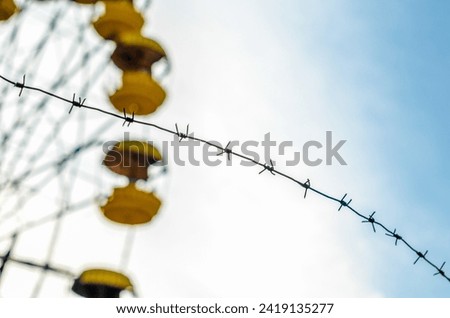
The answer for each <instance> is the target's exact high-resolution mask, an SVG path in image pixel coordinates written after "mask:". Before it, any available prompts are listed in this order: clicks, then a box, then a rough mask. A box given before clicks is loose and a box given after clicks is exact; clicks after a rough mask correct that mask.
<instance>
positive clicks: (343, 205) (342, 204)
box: [338, 193, 352, 211]
mask: <svg viewBox="0 0 450 318" xmlns="http://www.w3.org/2000/svg"><path fill="white" fill-rule="evenodd" d="M346 197H347V193H346V194H344V196H343V197H342V199H341V200H340V201H339V203H340V204H341V205H340V206H339V209H338V211H340V210H341V209H342V208H343V207H347V206H349V205H350V203H351V202H352V199H350V200H349V201H348V202H345V201H344V200H345V198H346Z"/></svg>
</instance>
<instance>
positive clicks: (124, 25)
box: [93, 0, 144, 40]
mask: <svg viewBox="0 0 450 318" xmlns="http://www.w3.org/2000/svg"><path fill="white" fill-rule="evenodd" d="M93 25H94V28H95V30H96V31H97V32H98V34H100V35H101V36H102V37H103V38H105V39H107V40H115V39H116V38H117V37H118V35H119V34H120V33H123V32H137V33H139V32H140V31H141V29H142V26H143V25H144V18H143V16H142V14H140V13H139V12H137V11H136V9H135V8H134V6H133V4H132V3H131V2H129V1H127V0H121V1H108V2H105V13H104V14H103V15H102V16H101V17H99V18H98V19H97V20H96V21H95V22H93Z"/></svg>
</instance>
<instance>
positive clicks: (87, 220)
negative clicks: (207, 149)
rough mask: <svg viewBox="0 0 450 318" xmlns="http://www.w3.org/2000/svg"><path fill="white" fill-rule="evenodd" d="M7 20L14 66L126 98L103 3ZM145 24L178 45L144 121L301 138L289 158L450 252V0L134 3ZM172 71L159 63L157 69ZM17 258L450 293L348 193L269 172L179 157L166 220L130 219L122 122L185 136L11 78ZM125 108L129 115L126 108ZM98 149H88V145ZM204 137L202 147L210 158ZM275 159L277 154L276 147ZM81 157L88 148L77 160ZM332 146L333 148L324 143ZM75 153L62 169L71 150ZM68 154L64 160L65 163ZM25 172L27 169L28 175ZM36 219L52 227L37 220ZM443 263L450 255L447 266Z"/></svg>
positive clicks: (53, 293) (418, 242) (147, 280)
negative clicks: (98, 27) (306, 187)
mask: <svg viewBox="0 0 450 318" xmlns="http://www.w3.org/2000/svg"><path fill="white" fill-rule="evenodd" d="M16 3H17V5H18V6H19V7H22V11H21V12H19V13H16V14H15V15H14V16H12V17H11V18H10V19H8V20H6V21H2V22H0V43H1V44H0V47H1V49H0V74H1V75H3V76H5V77H7V78H9V79H11V80H13V81H17V82H20V81H21V80H22V76H23V74H26V83H27V84H28V85H32V86H38V87H40V88H44V89H48V90H51V91H53V92H55V93H58V94H60V95H62V96H65V97H67V98H69V99H71V98H72V95H73V93H76V94H77V95H76V96H81V97H86V104H89V105H94V106H96V107H99V108H101V109H105V110H108V111H115V109H114V108H113V107H112V106H111V103H110V101H109V99H108V96H109V95H110V94H112V93H113V92H114V91H115V90H116V89H117V88H118V87H120V85H121V72H120V71H119V70H118V69H117V67H115V66H114V64H113V63H112V62H111V59H110V56H111V54H112V52H113V51H114V48H115V45H114V43H113V42H112V41H105V40H104V39H102V38H101V37H100V36H99V35H98V34H97V33H96V31H95V30H94V29H93V28H92V26H91V21H92V20H95V19H96V18H97V17H98V16H100V15H101V14H102V12H103V11H104V8H103V5H102V4H101V3H98V4H96V5H80V4H78V3H74V2H72V1H62V0H61V1H31V0H29V1H26V0H22V1H19V0H16ZM134 5H135V7H136V8H137V9H138V10H139V11H140V12H141V13H142V14H143V15H144V16H145V25H144V28H143V30H142V34H145V35H146V36H148V37H151V38H153V39H156V40H157V41H158V42H160V43H161V45H163V47H164V49H165V51H166V53H167V56H168V60H169V61H170V73H169V74H168V75H166V76H161V77H160V78H159V80H160V85H161V86H162V87H164V89H165V90H166V91H167V98H166V100H165V102H164V103H163V105H162V106H161V107H160V108H158V110H157V111H156V112H155V113H152V114H151V115H149V116H148V117H140V118H139V119H142V120H146V121H151V122H154V123H156V124H158V125H161V126H164V127H167V128H170V129H174V124H175V123H178V125H179V127H180V128H181V127H183V129H184V127H186V125H187V124H189V127H190V129H189V131H190V132H194V135H195V136H196V137H201V138H204V139H208V140H217V141H220V142H221V143H222V144H223V145H225V144H226V143H227V142H228V141H229V140H238V141H241V142H243V141H247V140H255V141H262V140H263V138H264V135H265V134H266V133H269V132H270V134H271V137H272V139H273V140H276V141H277V142H278V143H280V142H282V141H292V142H293V144H294V146H293V148H292V149H289V150H288V151H287V153H286V154H285V155H280V154H278V153H275V152H274V153H273V154H271V156H272V158H273V159H274V160H275V161H277V163H278V164H277V166H276V168H277V169H279V170H281V171H283V172H285V173H288V174H290V175H292V176H293V177H295V178H297V179H299V180H306V178H309V179H310V180H311V184H312V185H313V186H314V187H316V188H318V189H320V190H323V191H325V192H327V193H329V194H332V195H334V196H336V197H341V196H342V195H344V194H345V193H348V198H351V199H353V201H352V206H353V207H354V208H356V209H358V210H359V211H362V212H363V213H364V214H366V215H369V214H371V213H372V212H373V211H377V213H376V214H375V218H376V220H377V221H380V222H382V223H383V224H385V225H386V226H387V227H389V228H392V229H393V228H396V229H397V231H398V233H400V235H402V236H403V237H404V238H405V239H406V240H407V241H408V242H410V243H411V244H412V245H413V246H414V247H416V248H417V249H418V250H421V251H423V252H425V251H426V250H429V252H428V254H427V256H429V257H430V259H431V260H433V261H434V262H435V263H436V264H438V266H440V265H441V264H442V262H443V261H445V260H446V259H447V260H448V258H449V257H450V247H449V242H450V232H449V231H448V229H449V227H450V217H449V215H448V204H447V197H448V193H449V190H450V184H449V181H448V180H449V177H450V171H449V169H448V163H447V161H448V160H447V155H448V154H449V152H450V146H449V144H450V143H449V134H448V119H449V116H450V111H449V109H448V107H447V106H448V105H447V104H448V100H449V97H450V94H449V90H448V87H447V86H448V81H447V77H448V71H449V67H450V59H449V56H450V55H449V49H450V44H449V43H450V41H449V40H450V39H449V37H450V32H449V29H450V23H449V22H448V19H447V15H446V13H447V12H449V9H450V3H447V2H443V1H435V2H425V1H414V2H413V1H403V2H392V1H384V0H382V1H376V2H373V1H372V2H369V1H365V2H361V1H350V0H349V1H347V0H339V1H338V0H336V1H317V0H315V1H313V0H301V1H294V0H283V1H275V0H264V1H256V0H247V1H245V2H242V1H235V0H230V1H226V2H224V1H222V2H221V1H207V0H191V1H181V0H164V1H162V0H153V1H151V2H150V1H138V0H135V1H134ZM155 76H156V75H155ZM0 91H1V101H0V103H1V111H0V122H1V125H0V141H1V142H2V144H1V147H0V151H1V152H0V157H1V161H0V169H1V170H0V180H1V181H0V184H1V185H2V186H1V188H0V254H4V253H6V252H7V251H8V249H9V248H10V245H11V237H12V234H13V233H15V232H17V233H18V236H17V241H16V244H15V246H14V249H13V253H12V255H13V256H14V258H17V259H26V260H29V261H30V262H35V263H37V264H47V263H48V264H51V265H52V266H55V267H57V268H62V269H66V270H68V271H70V272H72V273H76V274H78V273H80V272H81V271H83V270H84V269H86V268H90V267H105V268H110V269H113V270H117V271H121V272H124V273H126V274H127V275H128V276H129V277H130V278H131V279H132V281H133V283H134V285H135V288H136V292H137V294H138V295H139V296H141V297H449V296H450V285H449V283H448V281H446V280H445V279H443V278H442V277H440V276H433V274H434V273H435V271H434V269H433V268H431V267H430V266H429V265H428V264H426V263H425V262H423V261H419V262H418V263H417V264H416V265H414V266H413V262H414V261H415V260H416V258H417V256H416V255H415V254H414V253H413V252H411V251H410V250H408V249H407V248H406V247H405V246H404V245H403V244H401V243H399V244H398V246H395V245H394V240H393V239H391V238H389V237H387V236H386V235H385V233H384V232H383V231H382V230H381V229H380V228H378V229H377V232H376V233H374V232H373V230H372V229H371V226H370V225H368V224H361V219H359V218H357V217H356V216H355V215H353V214H351V213H349V212H348V211H345V210H341V211H340V212H337V208H338V207H339V206H338V204H336V203H333V202H331V201H328V200H325V199H323V198H321V197H319V196H317V195H314V194H313V193H309V194H308V196H307V197H306V199H304V198H303V189H302V188H300V187H299V186H298V185H296V184H295V183H292V182H289V181H288V180H286V179H283V178H280V177H278V176H272V175H271V174H270V173H263V174H261V175H258V172H259V171H260V170H261V169H258V168H255V167H243V166H241V165H240V164H239V163H240V160H238V159H237V158H233V160H232V165H226V160H225V159H226V157H224V156H222V157H219V158H220V159H221V160H222V164H221V165H219V166H217V167H208V166H207V165H205V164H200V165H199V166H193V165H191V164H189V162H188V161H187V157H188V154H187V151H182V152H181V154H180V157H181V158H184V159H185V160H186V165H185V166H180V165H177V164H175V163H174V160H173V149H172V148H169V151H168V153H167V158H166V159H167V162H168V166H167V171H166V172H165V171H164V170H163V169H158V168H155V171H154V173H153V172H152V175H154V176H155V178H151V179H150V180H149V181H148V182H140V183H139V186H140V187H141V188H142V189H146V190H149V191H150V190H152V191H155V193H157V194H158V196H159V197H160V198H161V201H162V206H161V209H160V210H159V212H158V215H157V216H156V217H155V218H154V219H153V220H152V221H151V222H150V223H149V224H145V225H140V226H135V227H126V226H123V225H119V224H116V223H113V222H111V221H109V220H108V219H106V218H105V217H104V216H103V215H102V213H101V211H100V209H99V205H101V204H103V203H104V202H105V200H106V198H107V197H108V196H109V195H110V194H111V193H112V191H113V188H114V187H120V186H125V185H126V184H127V181H126V179H125V178H123V177H120V176H117V175H114V174H113V173H112V172H111V171H109V170H108V169H106V167H104V166H102V160H103V157H104V152H103V149H102V144H103V143H104V142H107V141H116V140H117V141H120V140H122V139H124V136H125V135H124V134H126V133H127V134H129V136H130V137H131V138H133V139H142V140H148V141H152V142H154V143H155V145H156V146H159V147H161V146H162V144H163V142H164V141H166V142H167V141H169V142H170V141H172V140H173V136H172V135H170V134H167V133H164V132H161V131H158V130H156V129H154V128H149V127H143V126H141V125H137V124H131V125H130V126H129V127H127V126H126V125H125V126H122V121H121V120H117V119H115V118H112V117H109V116H105V115H103V114H101V113H96V112H91V111H88V110H86V109H78V108H74V109H73V110H72V112H71V114H70V115H69V114H68V110H69V108H70V105H68V104H65V103H63V102H61V101H59V100H56V99H51V98H46V97H45V96H44V95H41V94H39V93H37V92H31V91H27V90H24V91H23V93H22V96H21V97H20V98H19V97H18V96H17V95H18V89H17V88H14V87H13V86H12V85H10V84H8V83H6V82H3V81H2V82H0ZM118 114H120V112H118ZM326 131H332V132H333V140H335V142H338V141H339V140H346V141H347V142H346V143H345V145H344V146H343V147H342V150H341V151H340V154H341V155H342V156H343V158H344V159H345V161H346V162H347V165H340V164H339V163H338V162H337V161H333V164H332V165H325V164H322V165H319V166H316V167H309V166H307V165H305V164H304V163H303V162H301V163H299V164H298V165H296V166H285V165H284V164H283V163H285V160H286V159H285V158H286V157H287V158H292V153H293V152H294V151H298V152H301V149H302V146H303V144H304V143H305V142H307V141H310V140H317V141H319V142H321V143H323V144H325V134H326ZM80 146H82V147H83V146H85V148H86V149H83V151H81V152H77V151H75V150H76V149H77V148H79V147H80ZM200 152H201V148H199V149H196V154H197V155H198V157H197V158H198V159H200ZM258 152H259V153H261V154H262V149H258ZM72 154H74V155H72ZM311 156H312V157H313V158H315V157H316V156H317V157H322V158H323V157H324V149H320V150H317V151H316V152H312V153H311ZM66 157H67V158H68V160H67V162H64V163H63V164H60V165H58V164H57V163H58V162H60V160H61V158H66ZM61 167H62V168H61ZM14 181H15V182H14ZM36 222H38V223H36ZM444 270H445V267H444ZM72 283H73V279H72V278H69V277H66V276H64V275H59V274H55V273H52V272H49V271H42V270H41V269H39V268H31V267H29V266H23V265H20V264H15V263H13V262H8V263H7V265H6V267H5V270H4V272H3V274H2V276H1V281H0V295H1V296H3V297H30V296H32V297H38V296H39V297H74V296H75V295H74V294H73V293H72V292H71V290H70V289H71V286H72Z"/></svg>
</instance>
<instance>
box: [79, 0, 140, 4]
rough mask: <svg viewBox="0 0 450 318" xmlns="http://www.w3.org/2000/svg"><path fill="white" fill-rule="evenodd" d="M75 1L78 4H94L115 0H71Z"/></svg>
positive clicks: (131, 0)
mask: <svg viewBox="0 0 450 318" xmlns="http://www.w3.org/2000/svg"><path fill="white" fill-rule="evenodd" d="M73 1H75V2H78V3H80V4H94V3H97V2H113V1H117V0H73ZM127 1H128V2H133V0H127Z"/></svg>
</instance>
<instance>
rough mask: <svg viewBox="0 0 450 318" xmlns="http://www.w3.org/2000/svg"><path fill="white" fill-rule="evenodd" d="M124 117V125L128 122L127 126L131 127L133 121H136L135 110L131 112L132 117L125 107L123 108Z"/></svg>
mask: <svg viewBox="0 0 450 318" xmlns="http://www.w3.org/2000/svg"><path fill="white" fill-rule="evenodd" d="M123 119H124V122H123V124H122V127H123V126H125V124H126V123H128V125H127V127H130V125H131V123H133V122H134V112H133V113H132V114H131V117H128V116H127V113H126V111H125V108H124V109H123Z"/></svg>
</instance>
